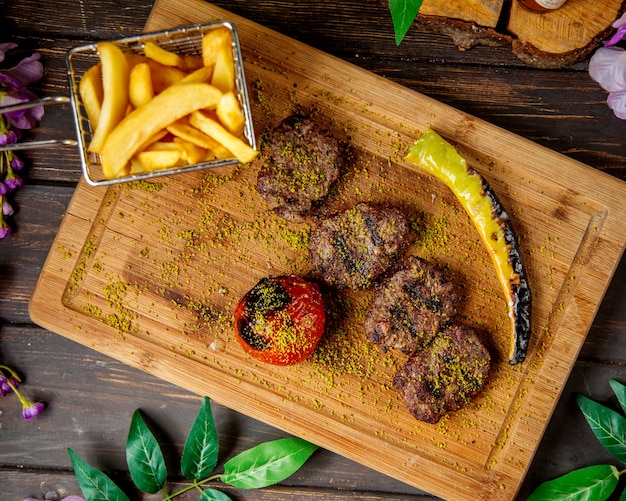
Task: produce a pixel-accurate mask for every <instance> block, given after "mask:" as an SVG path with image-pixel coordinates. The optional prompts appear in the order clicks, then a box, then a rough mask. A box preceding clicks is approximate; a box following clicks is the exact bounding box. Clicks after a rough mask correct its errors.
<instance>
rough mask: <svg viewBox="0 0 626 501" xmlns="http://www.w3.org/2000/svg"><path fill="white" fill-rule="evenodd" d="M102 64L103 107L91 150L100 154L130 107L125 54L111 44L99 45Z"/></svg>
mask: <svg viewBox="0 0 626 501" xmlns="http://www.w3.org/2000/svg"><path fill="white" fill-rule="evenodd" d="M98 55H99V56H100V61H101V63H102V89H103V97H102V105H101V107H100V117H99V118H98V126H97V127H96V128H95V130H94V131H93V137H92V138H91V144H90V145H89V149H90V150H91V151H93V152H95V153H100V151H102V147H103V146H104V142H105V141H106V138H107V136H108V135H109V133H110V132H111V131H112V130H113V129H114V128H115V127H116V126H117V124H118V123H119V122H120V120H122V118H123V117H124V115H125V113H126V108H127V107H128V76H129V72H128V63H127V61H126V57H125V56H124V53H123V52H122V51H121V50H120V49H119V48H118V47H117V46H115V45H113V44H112V43H110V42H101V43H99V44H98Z"/></svg>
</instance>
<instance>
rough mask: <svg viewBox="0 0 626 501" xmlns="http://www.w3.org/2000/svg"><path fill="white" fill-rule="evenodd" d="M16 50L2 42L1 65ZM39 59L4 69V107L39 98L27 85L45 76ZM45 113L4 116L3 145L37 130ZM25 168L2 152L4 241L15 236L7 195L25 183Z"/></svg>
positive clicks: (0, 123) (0, 86)
mask: <svg viewBox="0 0 626 501" xmlns="http://www.w3.org/2000/svg"><path fill="white" fill-rule="evenodd" d="M15 47H17V45H16V44H14V43H11V42H7V43H0V63H1V62H3V61H4V60H5V56H6V53H7V52H8V51H9V50H11V49H14V48H15ZM39 59H40V55H39V54H37V53H35V54H32V55H31V56H28V57H25V58H24V59H22V60H21V61H20V62H19V63H17V64H16V65H15V66H13V67H11V68H9V69H0V107H4V106H11V105H13V104H19V103H24V102H29V101H32V100H35V99H37V96H36V95H35V94H33V93H32V92H31V91H30V90H28V88H27V86H28V85H30V84H31V83H33V82H36V81H37V80H39V79H40V78H41V77H42V76H43V71H44V68H43V65H42V64H41V62H40V61H39ZM43 114H44V108H43V106H36V107H34V108H29V109H26V110H21V111H13V112H10V113H5V114H0V146H5V145H7V144H14V143H17V141H18V140H19V139H20V138H21V135H22V133H21V131H22V130H24V129H31V128H33V127H35V126H36V125H37V123H38V122H39V121H40V120H41V118H42V117H43ZM23 167H24V162H23V161H22V160H21V159H20V158H19V157H17V156H16V155H15V154H14V153H13V152H12V151H4V152H0V206H1V209H0V239H2V238H4V237H6V236H8V235H10V234H11V228H10V226H9V225H8V224H7V222H6V221H5V219H4V217H5V216H7V217H8V216H11V215H12V214H13V207H12V206H11V204H10V203H9V201H8V200H7V198H6V194H7V193H8V192H9V191H12V190H15V189H16V188H19V187H21V186H22V185H23V184H24V183H23V181H22V179H21V178H20V177H19V176H17V175H16V173H15V171H16V170H17V171H19V170H20V169H22V168H23Z"/></svg>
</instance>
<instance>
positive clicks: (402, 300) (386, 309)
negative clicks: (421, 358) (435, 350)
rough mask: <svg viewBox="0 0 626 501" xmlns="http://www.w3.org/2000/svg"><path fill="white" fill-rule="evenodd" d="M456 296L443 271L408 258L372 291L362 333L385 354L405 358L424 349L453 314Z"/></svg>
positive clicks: (456, 300)
mask: <svg viewBox="0 0 626 501" xmlns="http://www.w3.org/2000/svg"><path fill="white" fill-rule="evenodd" d="M457 303H458V295H457V293H456V291H455V286H454V284H452V282H450V281H448V279H447V277H446V274H445V272H444V270H443V269H441V268H440V267H438V266H437V265H435V264H433V263H429V262H428V261H425V260H423V259H420V258H418V257H415V256H412V257H410V258H409V261H408V265H407V267H406V268H404V269H402V270H400V271H397V272H396V273H394V274H393V275H392V276H391V277H389V278H388V279H386V280H385V281H384V282H383V283H382V284H381V285H380V286H378V287H377V288H376V295H375V296H374V300H373V302H372V304H371V305H370V307H369V309H368V312H367V315H366V317H365V333H366V335H367V337H368V338H369V339H370V341H372V342H373V343H375V344H377V345H379V346H380V347H381V349H382V350H383V351H384V352H386V351H387V350H388V349H389V348H396V349H398V350H400V351H401V352H402V353H404V354H405V355H409V354H410V353H413V352H414V351H415V350H420V349H422V348H424V346H426V345H427V344H428V343H430V341H431V340H432V339H433V338H434V337H435V336H436V335H437V333H438V332H439V331H440V330H441V329H442V328H443V327H445V326H446V325H447V324H448V322H450V320H451V319H452V317H454V315H455V314H456V308H457Z"/></svg>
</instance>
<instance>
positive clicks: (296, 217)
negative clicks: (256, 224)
mask: <svg viewBox="0 0 626 501" xmlns="http://www.w3.org/2000/svg"><path fill="white" fill-rule="evenodd" d="M344 156H345V155H344V150H343V148H342V146H341V144H340V142H339V140H338V139H337V138H335V137H334V136H333V135H332V133H331V132H330V131H328V130H325V129H322V128H321V127H320V125H319V124H318V123H317V122H315V121H314V120H313V119H312V118H310V117H305V116H302V115H292V116H290V117H288V118H286V119H285V120H283V121H282V122H281V123H280V124H279V125H278V126H277V127H276V128H275V129H274V130H273V131H272V133H271V135H270V139H269V145H268V149H267V161H266V162H265V164H264V165H263V166H262V167H261V169H260V171H259V174H258V178H257V186H256V188H257V191H258V192H259V194H260V195H261V196H262V197H263V198H264V199H265V200H266V202H267V203H268V204H269V205H270V207H272V209H274V211H275V212H276V213H277V214H278V215H279V216H281V217H283V218H284V219H287V220H289V221H302V220H303V218H304V217H305V216H306V215H307V214H308V213H309V211H310V210H311V208H312V206H313V204H314V203H316V202H318V201H319V200H321V199H323V198H324V197H326V196H327V195H328V192H329V189H330V186H331V184H332V183H334V182H335V181H336V180H337V178H338V177H339V174H340V171H341V167H342V165H343V163H344V161H345V159H344Z"/></svg>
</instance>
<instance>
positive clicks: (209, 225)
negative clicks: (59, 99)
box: [30, 0, 626, 500]
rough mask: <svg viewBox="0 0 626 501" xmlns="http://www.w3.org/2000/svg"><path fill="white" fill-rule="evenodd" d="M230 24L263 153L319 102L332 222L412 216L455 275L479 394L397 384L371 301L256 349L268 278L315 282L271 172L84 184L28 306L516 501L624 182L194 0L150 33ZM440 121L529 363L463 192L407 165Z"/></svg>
mask: <svg viewBox="0 0 626 501" xmlns="http://www.w3.org/2000/svg"><path fill="white" fill-rule="evenodd" d="M218 19H226V20H230V21H232V22H234V23H235V25H236V26H237V28H238V32H239V36H240V40H241V46H242V52H243V57H244V63H245V70H246V74H247V80H248V88H249V92H250V98H251V101H252V111H253V116H254V118H255V120H254V121H255V129H256V133H257V136H258V138H259V140H260V143H261V145H262V144H263V140H264V138H265V137H266V133H267V131H268V130H269V128H271V127H272V126H274V125H276V124H277V123H278V122H279V121H280V120H281V119H282V118H284V117H285V116H287V115H289V114H291V113H292V112H294V110H298V109H302V110H308V111H311V112H313V113H314V114H315V117H316V118H317V119H318V120H319V121H320V122H321V123H322V124H324V125H325V126H327V127H329V128H331V129H332V130H333V131H334V132H335V134H336V135H337V136H338V137H340V138H341V139H342V140H344V141H346V142H347V143H348V144H349V145H350V147H351V153H352V154H351V163H350V165H349V167H348V168H347V169H346V172H344V174H343V176H342V178H341V179H340V181H339V185H338V187H337V189H336V190H335V191H334V192H333V194H332V196H331V197H330V198H329V199H328V201H327V203H326V207H327V210H328V212H332V211H333V210H339V209H343V208H347V207H349V206H351V205H352V204H353V203H355V202H356V201H360V200H372V201H385V202H389V203H393V204H395V205H398V206H399V207H401V208H402V209H403V210H405V211H406V213H407V214H408V216H409V218H410V220H411V226H412V243H411V248H410V253H412V254H416V255H420V256H422V257H425V258H427V259H430V260H433V261H435V262H438V263H440V264H441V265H444V266H447V267H449V269H450V271H451V273H452V275H453V276H454V278H455V281H456V283H457V284H458V286H459V288H460V290H461V291H462V294H463V296H464V302H463V305H462V307H461V311H460V313H459V317H460V319H461V321H463V322H465V323H467V324H469V325H471V326H473V327H474V328H476V329H477V330H478V331H479V332H480V333H481V336H483V338H484V339H485V341H486V343H487V345H488V346H489V349H490V351H491V353H492V355H493V359H494V364H493V368H492V371H491V375H490V380H489V383H488V385H487V387H486V389H485V391H484V392H483V393H482V394H481V395H480V396H479V397H478V398H477V399H476V400H475V401H474V402H472V403H471V404H470V405H469V406H468V407H467V408H466V409H464V410H462V411H459V412H456V413H453V414H450V415H448V416H447V417H445V418H444V419H443V420H442V421H440V422H439V423H438V424H436V425H428V424H425V423H421V422H418V421H416V420H415V419H414V418H413V417H412V416H411V415H410V414H409V412H408V411H407V410H406V408H405V406H404V404H403V402H402V401H401V399H400V398H399V397H398V395H397V394H396V392H395V391H394V390H393V388H392V386H391V379H392V377H393V374H394V373H395V370H396V369H397V368H398V367H399V366H400V365H401V364H402V363H403V362H404V356H403V355H401V354H398V353H388V354H385V355H384V354H382V353H380V352H379V350H378V348H376V347H374V346H372V345H371V344H370V343H368V342H367V341H366V339H365V338H364V335H363V331H362V322H363V315H364V311H365V309H366V307H367V305H368V303H369V301H370V300H371V297H372V292H371V291H365V292H361V293H346V294H342V295H338V296H336V297H332V298H331V299H330V302H331V306H330V307H329V308H328V313H329V318H330V328H329V330H328V333H327V335H326V336H325V338H324V340H323V342H322V344H321V345H320V346H319V347H318V350H317V351H316V353H315V354H314V356H313V357H312V358H311V359H309V360H307V361H305V362H304V363H302V364H299V365H297V366H292V367H275V366H270V365H266V364H263V363H260V362H255V361H254V360H253V359H251V358H249V357H248V356H247V355H245V354H244V353H243V351H242V349H241V348H240V347H239V345H238V344H237V342H236V340H235V339H234V336H233V334H232V321H231V315H232V311H233V308H234V305H235V304H236V302H237V301H238V300H239V298H240V297H241V296H242V295H243V294H244V293H245V292H246V291H248V290H249V289H250V288H251V287H252V286H253V285H254V284H255V283H256V282H257V281H258V280H259V279H260V278H262V277H264V276H267V275H277V274H283V273H297V274H302V275H306V274H307V273H308V272H309V271H310V265H309V260H308V251H307V240H306V237H307V234H308V231H309V229H310V228H309V226H308V224H304V223H302V224H292V223H286V222H285V221H283V220H281V219H280V218H278V217H276V216H275V215H273V213H271V211H268V209H267V206H266V204H265V202H264V201H263V200H262V199H261V198H260V197H259V196H258V194H257V193H256V191H255V187H254V186H255V182H256V173H257V171H258V168H259V165H260V162H262V159H261V160H259V161H257V162H256V163H254V164H252V165H249V166H233V167H228V168H221V170H219V171H205V172H196V173H188V174H181V175H178V176H174V177H169V178H157V179H156V180H153V181H150V182H144V183H136V184H125V185H119V186H115V187H110V188H93V187H90V186H88V185H87V184H86V183H85V182H82V181H81V182H80V183H79V185H78V187H77V189H76V193H75V195H74V197H73V199H72V201H71V204H70V206H69V207H68V209H67V213H66V215H65V217H64V220H63V222H62V225H61V227H60V229H59V232H58V235H57V237H56V240H55V242H54V244H53V246H52V248H51V250H50V253H49V256H48V258H47V261H46V263H45V265H44V267H43V270H42V272H41V276H40V279H39V281H38V283H37V285H36V288H35V291H34V293H33V297H32V300H31V303H30V313H31V316H32V318H33V320H34V321H35V322H36V323H38V324H39V325H41V326H43V327H45V328H47V329H49V330H52V331H54V332H57V333H59V334H61V335H63V336H66V337H68V338H70V339H73V340H75V341H77V342H79V343H82V344H84V345H86V346H89V347H92V348H93V349H94V350H97V351H100V352H102V353H105V354H107V355H109V356H112V357H114V358H116V359H119V360H121V361H124V362H126V363H128V364H130V365H132V366H134V367H138V368H140V369H142V370H145V371H147V372H149V373H151V374H154V375H155V376H157V377H160V378H164V379H167V380H169V381H171V382H174V383H176V384H178V385H180V386H181V387H184V388H186V389H187V390H190V391H193V392H196V393H198V394H199V395H208V396H210V397H211V398H213V399H214V400H215V401H218V402H220V403H222V404H224V405H226V406H229V407H231V408H233V409H235V410H237V411H239V412H242V413H245V414H249V415H251V416H254V417H255V418H258V419H260V420H262V421H265V422H267V423H270V424H272V425H274V426H277V427H279V428H281V429H283V430H285V431H286V432H289V433H292V434H295V435H298V436H300V437H303V438H305V439H307V440H310V441H312V442H314V443H316V444H318V445H320V446H322V447H325V448H327V449H330V450H332V451H335V452H337V453H339V454H342V455H345V456H346V457H349V458H351V459H353V460H355V461H358V462H361V463H363V464H365V465H368V466H369V467H372V468H375V469H376V470H379V471H381V472H384V473H386V474H388V475H390V476H392V477H395V478H397V479H400V480H402V481H404V482H406V483H408V484H411V485H414V486H417V487H419V488H422V489H425V490H427V491H430V492H432V493H433V494H435V495H437V496H440V497H443V498H449V499H455V500H459V499H467V500H475V499H490V500H496V499H497V500H505V499H507V500H510V499H513V498H514V497H515V494H516V492H517V490H518V487H519V485H520V483H521V480H522V478H523V477H524V474H525V472H526V470H527V468H528V466H529V464H530V463H531V461H532V458H533V454H534V452H535V449H536V446H537V444H538V442H539V440H540V437H541V435H542V433H543V431H544V428H545V427H546V425H547V423H548V420H549V419H550V415H551V413H552V411H553V408H554V406H555V404H556V401H557V400H558V398H559V394H560V392H561V390H562V388H563V386H564V384H565V381H566V379H567V377H568V375H569V372H570V369H571V368H572V365H573V363H574V361H575V359H576V357H577V354H578V351H579V349H580V347H581V345H582V343H583V340H584V338H585V335H586V333H587V330H588V328H589V326H590V325H591V323H592V320H593V318H594V315H595V313H596V310H597V308H598V305H599V303H600V302H601V300H602V296H603V294H604V292H605V290H606V287H607V285H608V283H609V281H610V279H611V276H612V274H613V272H614V270H615V268H616V266H617V264H618V262H619V260H620V257H621V255H622V252H623V248H624V243H625V242H626V226H624V224H623V221H624V218H625V217H626V209H625V208H624V204H623V201H624V198H625V196H626V185H625V184H624V183H623V182H621V181H619V180H617V179H615V178H612V177H610V176H608V175H605V174H603V173H601V172H599V171H596V170H594V169H591V168H589V167H587V166H584V165H582V164H580V163H578V162H576V161H573V160H570V159H568V158H566V157H563V156H561V155H559V154H557V153H555V152H553V151H550V150H548V149H545V148H542V147H540V146H537V145H536V144H534V143H532V142H530V141H527V140H524V139H522V138H520V137H517V136H515V135H513V134H511V133H508V132H506V131H504V130H502V129H499V128H497V127H494V126H492V125H490V124H488V123H485V122H483V121H481V120H479V119H477V118H475V117H472V116H469V115H467V114H464V113H462V112H460V111H458V110H456V109H453V108H450V107H448V106H446V105H443V104H441V103H439V102H437V101H435V100H433V99H430V98H428V97H425V96H423V95H421V94H419V93H416V92H413V91H411V90H409V89H406V88H404V87H401V86H400V85H396V84H394V83H392V82H390V81H388V80H386V79H384V78H381V77H378V76H375V75H373V74H371V73H369V72H366V71H364V70H361V69H359V68H357V67H354V66H352V65H350V64H347V63H345V62H343V61H341V60H339V59H336V58H333V57H331V56H328V55H326V54H324V53H321V52H319V51H317V50H315V49H312V48H310V47H308V46H305V45H303V44H301V43H299V42H296V41H294V40H291V39H289V38H287V37H285V36H282V35H280V34H277V33H275V32H272V31H270V30H268V29H266V28H264V27H262V26H259V25H257V24H255V23H253V22H250V21H248V20H245V19H241V18H239V17H236V16H234V15H232V14H230V13H228V12H226V11H223V10H220V9H218V8H217V7H214V6H212V5H211V4H208V3H204V2H202V1H200V0H159V1H157V3H156V4H155V6H154V10H153V12H152V14H151V16H150V18H149V21H148V23H147V26H146V29H147V30H150V31H152V30H161V29H165V28H168V27H175V26H180V25H184V24H191V23H196V22H209V21H213V20H218ZM428 127H432V128H434V129H435V130H437V131H438V132H439V133H441V134H442V135H443V136H444V137H446V138H447V139H449V140H450V141H451V142H453V143H454V144H455V145H457V146H458V148H459V151H461V153H462V154H463V155H464V156H465V157H466V158H467V159H468V161H469V163H470V164H471V165H472V166H473V167H474V168H476V169H477V170H478V171H479V172H481V173H482V174H483V175H484V177H485V178H486V179H487V180H488V182H489V183H490V184H491V186H492V187H493V189H494V190H495V191H496V193H497V194H498V196H499V198H500V199H501V202H502V203H503V205H504V206H505V207H506V208H507V209H508V212H509V215H510V216H511V219H512V224H513V226H514V228H515V229H516V231H517V234H518V236H519V237H520V240H521V247H522V249H523V254H524V256H523V257H524V260H525V263H526V267H527V270H528V275H529V280H530V283H531V287H532V291H533V294H534V306H533V317H532V322H533V329H532V339H531V343H530V348H529V352H528V357H527V360H526V362H524V363H523V364H520V365H516V366H510V365H509V364H508V363H507V360H506V357H507V353H508V350H509V339H510V332H509V321H508V319H507V315H506V307H505V301H504V297H503V294H502V291H501V287H500V285H499V284H498V282H497V279H496V275H495V272H494V270H493V267H492V264H491V261H490V258H489V256H488V254H487V251H486V250H485V249H484V247H483V245H482V243H481V242H480V239H479V237H478V234H477V233H476V231H475V229H474V227H473V226H472V223H471V222H470V220H469V219H468V217H467V216H466V215H465V213H464V212H463V210H462V209H461V208H460V206H459V205H458V204H457V202H456V200H455V199H454V196H453V195H452V194H451V193H450V192H449V191H448V190H447V189H446V188H445V187H444V186H443V185H442V184H440V183H439V182H437V181H436V180H435V179H433V178H431V177H429V176H427V175H425V174H423V173H422V172H420V171H419V169H417V168H416V167H414V166H411V165H409V164H407V163H405V162H403V161H402V160H401V157H402V154H403V152H404V151H405V150H406V148H407V147H408V145H409V144H410V143H411V142H412V141H413V140H414V139H415V138H416V137H417V136H418V135H419V134H420V132H422V131H424V130H425V129H426V128H428Z"/></svg>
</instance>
